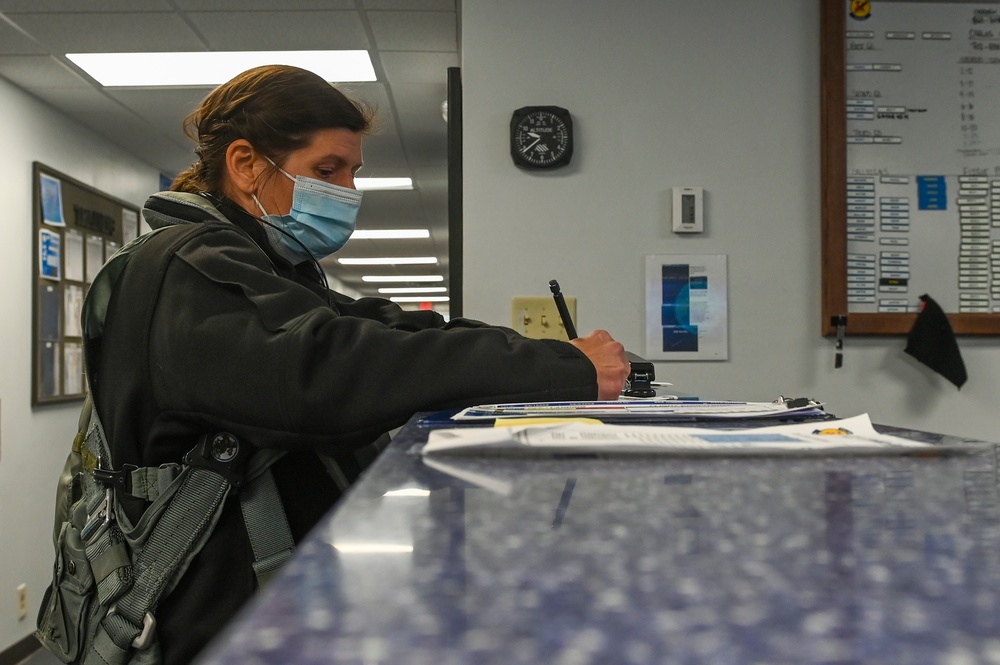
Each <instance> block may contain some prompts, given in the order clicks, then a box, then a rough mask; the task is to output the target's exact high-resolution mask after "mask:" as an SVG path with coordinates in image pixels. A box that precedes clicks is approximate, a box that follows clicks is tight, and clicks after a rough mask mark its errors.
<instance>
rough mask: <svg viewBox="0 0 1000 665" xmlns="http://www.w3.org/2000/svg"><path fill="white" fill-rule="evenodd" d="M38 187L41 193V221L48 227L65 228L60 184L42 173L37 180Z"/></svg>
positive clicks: (57, 180)
mask: <svg viewBox="0 0 1000 665" xmlns="http://www.w3.org/2000/svg"><path fill="white" fill-rule="evenodd" d="M38 185H39V187H40V188H41V192H42V197H41V198H42V221H43V222H45V223H46V224H48V225H49V226H66V220H65V219H64V218H63V212H62V183H61V182H60V181H59V179H58V178H53V177H52V176H50V175H45V174H44V173H43V174H41V175H40V176H39V178H38Z"/></svg>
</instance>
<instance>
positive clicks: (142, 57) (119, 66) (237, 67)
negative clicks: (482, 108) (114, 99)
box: [66, 51, 377, 87]
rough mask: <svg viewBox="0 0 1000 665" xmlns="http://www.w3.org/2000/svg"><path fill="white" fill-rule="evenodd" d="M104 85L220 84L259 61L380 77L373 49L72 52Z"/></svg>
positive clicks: (344, 77)
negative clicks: (373, 60)
mask: <svg viewBox="0 0 1000 665" xmlns="http://www.w3.org/2000/svg"><path fill="white" fill-rule="evenodd" d="M66 57H67V58H69V59H70V60H71V61H72V62H73V63H74V64H76V65H77V66H78V67H80V69H82V70H83V71H85V72H87V73H88V74H90V76H92V77H93V78H95V79H96V80H97V82H98V83H100V84H101V85H103V86H105V87H140V86H216V85H219V84H220V83H225V82H226V81H228V80H229V79H231V78H233V77H234V76H236V75H237V74H239V73H240V72H243V71H246V70H248V69H250V68H251V67H257V66H259V65H293V66H295V67H301V68H302V69H308V70H309V71H311V72H315V73H316V74H318V75H320V76H322V77H323V79H324V80H327V81H331V82H338V83H346V82H354V81H375V80H377V79H376V77H375V69H374V68H373V67H372V60H371V57H370V56H369V55H368V51H198V52H193V53H192V52H174V53H67V54H66Z"/></svg>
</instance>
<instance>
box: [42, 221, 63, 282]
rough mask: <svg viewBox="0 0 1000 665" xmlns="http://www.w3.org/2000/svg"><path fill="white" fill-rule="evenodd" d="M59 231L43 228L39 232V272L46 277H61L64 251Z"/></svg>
mask: <svg viewBox="0 0 1000 665" xmlns="http://www.w3.org/2000/svg"><path fill="white" fill-rule="evenodd" d="M60 247H61V238H60V237H59V234H58V233H55V232H53V231H47V230H45V229H41V230H40V231H39V232H38V274H39V275H40V276H42V277H44V278H46V279H61V278H62V270H61V269H60V266H61V265H62V251H61V249H60Z"/></svg>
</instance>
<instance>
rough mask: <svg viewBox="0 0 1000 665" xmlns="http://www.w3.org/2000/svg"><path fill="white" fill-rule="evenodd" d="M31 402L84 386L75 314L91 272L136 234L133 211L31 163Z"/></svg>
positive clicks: (49, 400)
mask: <svg viewBox="0 0 1000 665" xmlns="http://www.w3.org/2000/svg"><path fill="white" fill-rule="evenodd" d="M32 189H33V192H34V196H33V200H34V208H33V217H34V261H33V275H32V280H31V284H32V287H33V291H34V293H33V297H32V302H33V307H32V335H31V339H32V349H31V358H32V381H31V391H32V393H31V404H32V406H40V405H44V404H53V403H60V402H68V401H73V400H81V399H83V398H84V396H85V394H86V390H87V383H86V381H85V380H84V368H83V331H82V329H81V323H80V314H81V312H82V311H83V299H84V297H85V296H86V294H87V289H88V288H89V286H90V284H91V283H92V282H93V281H94V277H95V276H96V275H97V272H98V270H100V268H101V266H103V265H104V262H105V261H107V260H108V259H109V258H111V255H112V254H114V253H115V252H116V251H117V250H118V248H119V247H121V246H122V244H124V243H127V242H129V241H130V240H132V239H133V238H135V237H136V236H137V235H138V233H139V209H138V208H137V207H135V206H133V205H131V204H128V203H125V202H124V201H120V200H118V199H116V198H114V197H112V196H109V195H107V194H104V193H103V192H100V191H98V190H96V189H94V188H93V187H90V186H88V185H85V184H83V183H81V182H79V181H78V180H75V179H73V178H71V177H70V176H68V175H66V174H64V173H59V172H58V171H56V170H54V169H51V168H49V167H47V166H45V165H43V164H40V163H38V162H35V163H34V164H33V168H32Z"/></svg>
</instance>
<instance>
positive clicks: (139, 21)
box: [16, 12, 205, 53]
mask: <svg viewBox="0 0 1000 665" xmlns="http://www.w3.org/2000/svg"><path fill="white" fill-rule="evenodd" d="M16 23H17V24H18V25H19V26H20V27H21V28H23V29H24V31H25V32H27V33H28V34H30V35H31V36H32V37H34V38H35V39H37V40H38V41H39V42H41V43H42V44H44V45H45V46H46V47H48V48H49V49H51V50H52V51H53V52H54V53H101V52H105V51H111V52H114V53H131V52H139V51H203V50H205V45H204V44H202V42H201V40H199V39H198V37H197V35H195V33H194V32H192V31H191V29H190V28H189V27H188V26H187V24H186V23H184V21H182V20H181V18H180V17H179V16H178V15H177V14H175V13H166V12H164V13H142V12H104V13H100V14H95V13H64V14H19V15H17V16H16Z"/></svg>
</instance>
